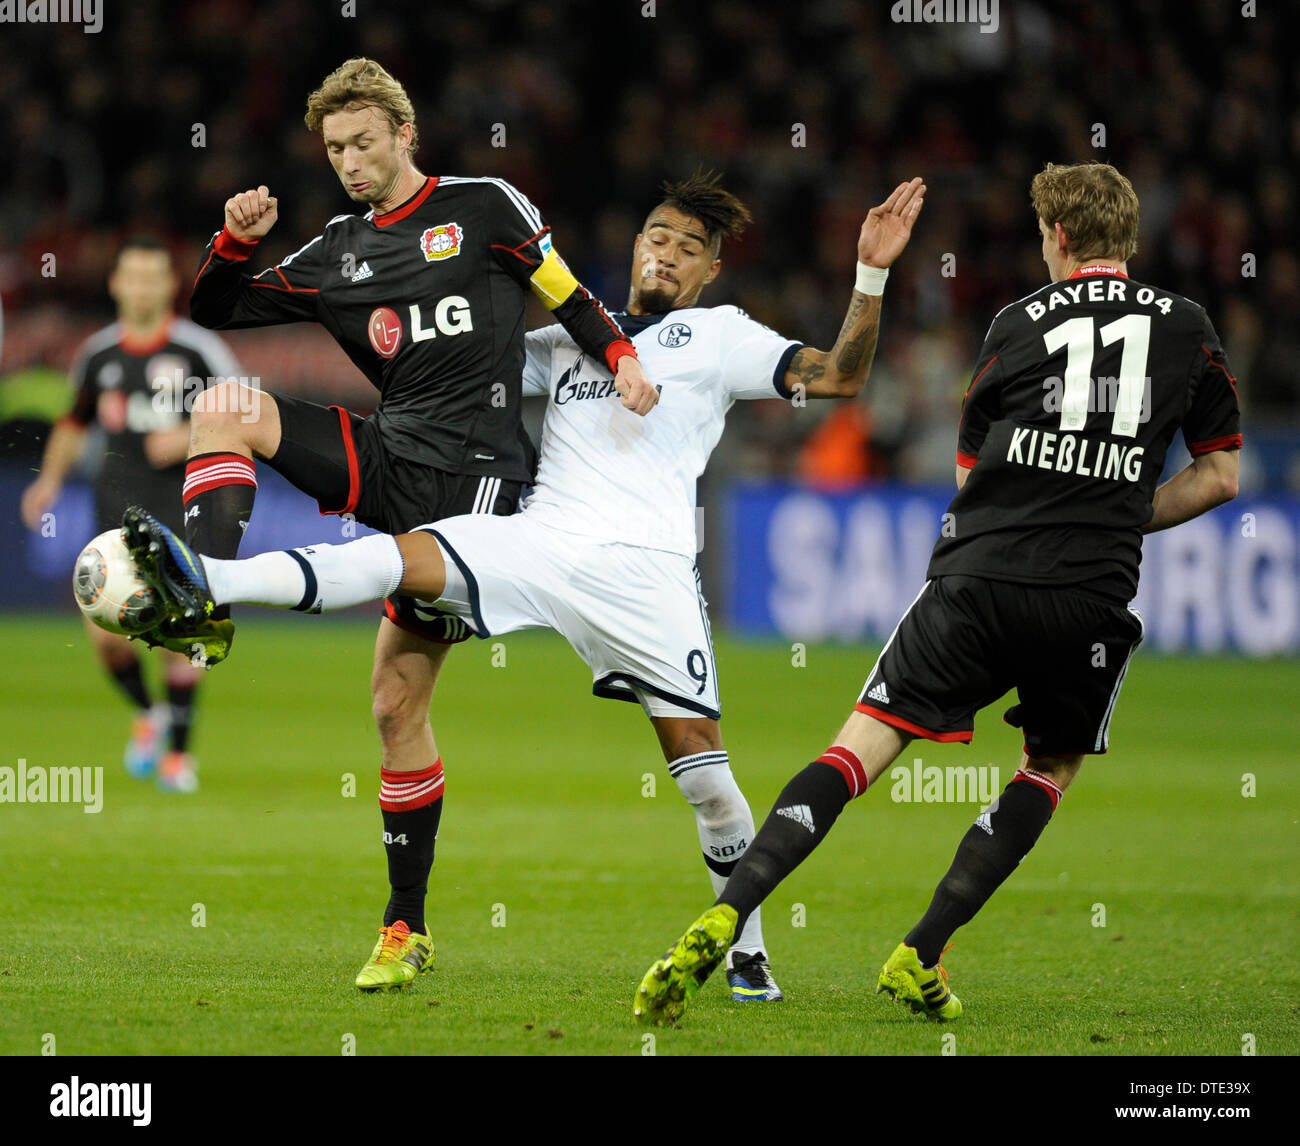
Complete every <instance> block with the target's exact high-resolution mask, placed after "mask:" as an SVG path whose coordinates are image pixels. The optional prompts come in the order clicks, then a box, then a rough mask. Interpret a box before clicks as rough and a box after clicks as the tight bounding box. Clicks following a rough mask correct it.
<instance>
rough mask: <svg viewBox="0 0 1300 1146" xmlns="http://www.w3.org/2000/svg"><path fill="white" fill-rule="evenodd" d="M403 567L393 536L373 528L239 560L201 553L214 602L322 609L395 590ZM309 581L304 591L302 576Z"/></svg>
mask: <svg viewBox="0 0 1300 1146" xmlns="http://www.w3.org/2000/svg"><path fill="white" fill-rule="evenodd" d="M404 569H405V566H404V563H403V561H402V554H401V550H399V549H398V548H397V540H396V539H395V538H393V537H391V536H390V535H388V534H387V533H377V534H374V535H373V536H370V537H362V538H359V539H357V540H356V541H349V542H348V543H347V544H346V545H306V546H304V547H303V548H301V549H285V550H281V551H279V552H276V553H259V554H258V555H257V556H256V557H248V558H245V559H244V560H241V561H223V560H220V559H218V558H215V557H204V558H203V571H204V573H206V574H207V578H208V588H209V589H210V590H211V593H212V599H213V600H214V601H216V603H217V604H218V605H266V606H269V607H271V608H280V609H298V610H300V611H302V612H311V613H328V612H330V611H331V610H333V609H346V608H349V607H350V606H352V605H360V604H363V603H364V602H366V601H382V600H383V599H384V598H385V597H388V596H390V595H391V594H393V593H394V592H396V591H397V587H398V585H400V584H401V583H402V574H403V571H404ZM309 580H311V581H313V582H314V584H313V585H312V586H311V587H310V593H309V591H308V581H309Z"/></svg>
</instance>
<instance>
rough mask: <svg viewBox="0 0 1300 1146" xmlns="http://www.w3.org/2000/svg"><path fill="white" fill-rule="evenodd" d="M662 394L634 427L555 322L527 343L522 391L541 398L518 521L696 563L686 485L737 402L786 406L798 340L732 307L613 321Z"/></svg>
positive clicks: (595, 366) (691, 495) (609, 381)
mask: <svg viewBox="0 0 1300 1146" xmlns="http://www.w3.org/2000/svg"><path fill="white" fill-rule="evenodd" d="M615 317H616V318H617V320H618V323H619V325H620V326H622V328H623V331H624V333H625V334H626V335H627V336H628V337H629V338H630V339H631V340H632V343H633V345H635V346H636V352H637V357H638V358H640V360H641V365H642V366H643V367H644V368H645V372H646V376H647V377H648V378H649V379H650V381H651V382H652V383H654V384H655V385H657V386H660V387H661V388H662V389H661V391H660V395H659V403H658V405H656V406H655V408H654V409H653V410H651V411H650V413H649V414H647V415H646V416H645V417H644V418H642V417H639V416H638V415H637V414H634V413H633V412H632V411H631V410H629V409H627V408H626V407H624V405H623V403H622V400H621V399H620V398H619V396H618V392H617V391H616V390H615V389H614V376H613V375H612V374H611V373H610V372H609V369H608V368H607V367H606V366H605V363H604V362H601V361H598V360H594V359H592V358H590V357H589V356H588V355H586V354H584V353H583V352H582V351H581V350H579V349H578V346H577V344H576V343H575V342H574V341H573V339H572V338H570V337H569V334H568V332H567V331H566V330H565V329H564V327H562V326H560V325H558V324H557V325H554V326H546V327H543V328H542V329H540V330H533V331H530V332H529V333H528V335H527V338H526V343H525V345H526V350H527V357H526V360H525V364H524V393H525V394H549V395H550V400H549V402H548V404H547V408H546V419H545V422H544V423H543V427H542V448H541V461H540V462H539V464H538V468H537V481H536V483H535V484H534V486H533V491H532V493H531V494H530V495H529V497H528V498H527V500H526V501H525V502H524V503H523V506H522V512H524V513H527V514H529V515H530V516H531V517H533V518H534V519H535V520H538V521H544V522H546V523H547V524H549V525H552V526H554V527H555V528H557V529H563V530H567V531H568V532H570V533H578V534H582V535H584V536H587V537H595V538H600V539H602V540H605V541H616V542H621V543H623V544H625V545H639V546H643V547H646V548H649V549H664V550H667V551H669V552H672V553H681V554H685V555H686V556H688V557H690V558H692V559H694V557H695V552H696V545H695V481H696V479H697V478H698V477H699V476H700V474H701V473H703V472H704V467H705V464H706V463H707V462H708V460H709V455H710V454H711V453H712V452H713V447H714V446H716V445H717V444H718V439H719V438H720V437H721V436H722V428H723V423H724V421H725V419H726V415H727V411H728V410H729V409H730V408H731V404H732V403H733V402H734V401H735V400H736V399H737V398H778V397H789V393H788V391H787V390H786V389H785V385H784V381H783V379H784V377H785V372H786V369H787V367H788V366H789V364H790V359H791V358H793V357H794V355H795V352H796V351H798V350H799V349H800V348H801V347H802V346H803V343H801V342H794V341H791V340H790V339H788V338H783V337H781V335H779V334H777V333H776V331H774V330H772V329H771V328H770V327H766V326H764V325H763V324H762V323H760V322H755V321H754V319H752V318H750V317H749V316H748V315H747V314H746V313H745V312H744V311H743V310H740V309H739V308H738V307H734V306H714V307H692V308H690V309H686V310H674V311H670V312H669V313H668V314H662V315H658V314H656V315H645V316H641V315H627V314H618V315H616V316H615Z"/></svg>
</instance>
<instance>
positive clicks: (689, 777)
mask: <svg viewBox="0 0 1300 1146" xmlns="http://www.w3.org/2000/svg"><path fill="white" fill-rule="evenodd" d="M668 774H669V775H670V776H672V778H673V779H674V780H676V781H677V787H678V788H679V789H680V791H681V793H682V795H683V796H685V797H686V801H687V803H689V804H690V805H691V807H692V808H694V809H695V826H696V828H697V829H698V830H699V833H700V849H701V850H702V851H703V852H704V862H705V864H706V865H707V866H708V869H709V879H710V880H711V881H712V882H713V893H714V895H721V894H722V889H723V888H724V887H726V886H727V877H728V876H729V875H730V874H731V870H732V868H734V867H735V866H736V861H737V860H739V859H740V857H741V856H742V855H744V854H745V849H746V848H747V847H748V846H749V845H750V844H751V843H753V840H754V817H753V816H752V815H751V814H750V811H749V804H748V803H747V802H746V800H745V797H744V796H743V795H742V794H741V791H740V788H739V787H737V785H736V779H735V777H734V776H732V774H731V763H730V761H729V760H728V759H727V753H726V750H725V749H719V750H718V751H716V752H696V753H694V754H692V755H690V756H679V757H678V758H677V759H676V760H674V761H673V762H672V763H671V764H669V765H668ZM731 950H732V951H733V952H736V953H737V954H751V953H752V952H755V951H765V950H766V949H765V948H764V947H763V920H762V913H761V910H760V909H759V908H755V909H754V911H753V913H752V914H751V915H750V917H749V919H747V920H746V921H745V926H744V927H743V928H742V929H741V932H740V934H739V935H737V936H736V939H735V941H734V942H733V943H732V945H731ZM727 963H728V966H730V964H731V960H730V958H728V961H727Z"/></svg>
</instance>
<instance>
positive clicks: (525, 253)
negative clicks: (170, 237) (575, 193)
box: [190, 176, 630, 481]
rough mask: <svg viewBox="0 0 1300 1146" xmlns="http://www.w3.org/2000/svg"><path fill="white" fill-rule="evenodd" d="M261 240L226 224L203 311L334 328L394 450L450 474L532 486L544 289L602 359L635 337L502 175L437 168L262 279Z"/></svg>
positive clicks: (193, 308)
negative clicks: (535, 349)
mask: <svg viewBox="0 0 1300 1146" xmlns="http://www.w3.org/2000/svg"><path fill="white" fill-rule="evenodd" d="M253 249H254V245H252V244H246V243H240V242H238V241H237V240H234V239H233V238H232V237H231V236H230V234H229V232H227V231H224V230H223V231H222V232H220V233H219V234H217V235H216V236H214V237H213V240H212V242H211V243H210V244H209V246H208V250H207V252H206V253H205V255H204V261H203V263H202V265H201V267H200V270H199V275H198V278H197V280H196V281H195V284H194V292H193V295H192V297H191V301H190V313H191V314H192V315H193V316H194V318H195V320H196V321H198V322H200V323H202V324H203V325H204V326H208V327H212V328H214V329H234V328H238V327H247V326H266V325H270V324H274V323H282V322H302V321H313V322H319V323H321V325H323V326H324V327H325V329H326V330H328V331H329V332H330V334H332V335H333V336H334V338H335V339H336V340H337V341H338V343H339V345H340V346H342V347H343V349H344V350H345V351H346V352H347V355H348V357H349V358H351V359H352V361H353V362H354V363H356V366H357V368H358V369H359V370H360V371H361V372H362V373H363V374H364V375H365V376H366V377H367V378H368V379H370V381H371V382H372V383H373V384H374V385H375V387H376V388H377V389H378V390H379V394H380V400H379V403H378V406H377V408H376V411H375V417H376V419H377V420H378V424H379V427H380V434H381V437H382V439H383V441H384V444H385V446H386V448H387V449H388V450H390V451H391V452H392V453H394V454H396V455H397V456H399V457H403V458H406V459H408V460H411V461H416V462H421V463H424V464H426V465H429V466H433V467H435V468H438V469H441V470H446V471H448V472H450V473H464V474H481V475H490V476H495V477H500V478H503V479H507V480H511V481H531V480H532V476H533V469H534V466H535V462H536V456H535V451H534V449H533V446H532V443H531V442H530V441H529V439H528V436H527V434H526V433H525V431H524V428H523V425H522V422H521V419H520V405H521V393H520V388H521V379H522V377H523V366H524V329H525V307H526V303H527V296H528V292H529V290H530V288H531V289H533V290H537V291H538V293H539V295H540V296H541V297H542V298H543V301H544V302H546V304H547V305H548V307H550V308H551V309H553V310H554V311H555V315H556V318H558V319H559V320H560V321H561V322H562V323H564V324H565V326H566V327H568V328H569V329H570V330H571V331H572V332H573V334H574V337H575V338H576V339H577V340H578V341H579V343H580V345H582V346H583V349H584V350H587V351H588V352H589V353H592V354H596V355H598V356H600V357H602V358H604V357H605V355H606V352H607V351H608V350H609V349H610V347H611V346H613V345H615V344H616V343H618V344H621V343H622V341H623V333H622V331H621V330H620V329H619V328H618V326H617V324H616V323H614V322H613V320H611V319H610V318H609V316H608V315H607V314H606V313H605V311H604V310H603V308H602V307H601V305H600V303H599V302H598V301H596V300H595V299H594V298H593V297H592V296H591V295H590V294H589V293H588V292H587V291H586V290H585V289H583V288H582V287H581V286H580V285H579V284H577V283H576V282H575V281H574V280H572V276H570V275H569V274H568V272H567V270H566V271H560V270H555V269H553V268H555V267H556V265H557V263H558V256H556V255H555V254H554V252H553V250H552V247H551V237H550V228H549V227H548V226H547V225H546V223H545V222H544V221H543V219H542V216H541V214H540V213H539V212H538V210H537V208H536V207H534V206H533V205H532V204H531V203H530V202H529V201H528V200H527V199H526V198H525V197H524V196H523V194H521V193H520V192H519V191H518V190H517V189H515V188H514V187H512V186H511V185H510V184H509V183H506V182H504V181H502V180H500V179H466V178H459V177H454V176H441V177H430V178H428V179H427V180H426V181H425V183H424V185H423V186H422V187H421V189H420V190H419V192H417V193H416V194H415V195H414V196H413V197H412V198H411V199H409V200H407V202H406V203H404V204H403V205H402V206H400V207H398V208H396V209H395V210H393V211H390V212H388V213H387V214H384V215H376V214H375V213H374V212H373V211H371V212H369V213H367V214H366V215H364V216H360V215H339V216H337V217H335V218H333V219H331V220H330V222H329V224H328V225H327V226H326V228H325V230H324V231H323V232H322V233H321V234H320V235H318V236H317V237H316V238H314V239H313V240H312V241H311V242H310V243H308V244H307V245H306V246H304V247H303V248H302V249H301V250H299V251H297V252H295V253H294V254H292V255H290V256H289V257H288V258H286V259H285V260H284V261H283V262H281V263H280V264H279V265H277V266H274V267H270V268H268V269H267V270H264V271H262V272H261V273H260V274H258V275H256V276H250V275H246V274H244V273H243V270H242V267H243V264H244V262H245V261H246V260H247V259H248V257H249V255H250V254H251V253H252V251H253ZM558 266H559V267H560V268H562V266H563V264H562V263H558ZM548 274H549V275H550V276H551V278H550V279H549V280H547V281H550V282H552V289H557V288H555V287H554V285H553V284H554V281H555V279H556V278H557V277H558V278H563V279H564V280H565V283H566V284H567V283H571V284H572V286H573V287H574V288H576V289H574V290H573V291H572V294H570V291H569V290H568V288H567V285H566V286H563V287H560V288H558V291H559V292H560V293H563V294H564V295H565V296H566V298H551V297H549V296H548V295H547V294H546V291H545V289H544V284H543V281H542V280H543V279H546V276H547V275H548ZM566 299H567V301H566ZM629 349H630V346H629Z"/></svg>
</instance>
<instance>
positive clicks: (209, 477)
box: [181, 454, 257, 505]
mask: <svg viewBox="0 0 1300 1146" xmlns="http://www.w3.org/2000/svg"><path fill="white" fill-rule="evenodd" d="M226 485H251V486H252V487H253V488H254V489H256V488H257V470H256V468H255V467H254V466H253V459H252V458H246V457H244V455H243V454H202V455H201V456H199V457H197V458H190V460H189V461H188V462H186V463H185V485H184V487H183V491H182V494H181V497H182V500H183V501H184V502H185V504H186V505H189V503H190V502H191V501H193V500H194V499H195V498H196V497H198V496H199V494H201V493H207V492H208V491H209V490H214V489H220V488H221V487H222V486H226Z"/></svg>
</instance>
